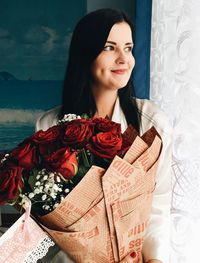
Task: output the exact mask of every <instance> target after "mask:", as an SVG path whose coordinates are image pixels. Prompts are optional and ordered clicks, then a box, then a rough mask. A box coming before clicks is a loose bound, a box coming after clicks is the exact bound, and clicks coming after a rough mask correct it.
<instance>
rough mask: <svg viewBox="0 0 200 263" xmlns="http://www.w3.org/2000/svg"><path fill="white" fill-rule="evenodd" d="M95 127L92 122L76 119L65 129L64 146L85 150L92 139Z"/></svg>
mask: <svg viewBox="0 0 200 263" xmlns="http://www.w3.org/2000/svg"><path fill="white" fill-rule="evenodd" d="M93 130H94V125H93V124H92V122H91V121H90V120H86V119H76V120H73V121H70V122H69V123H68V124H67V125H66V128H65V133H64V136H63V141H62V142H63V144H64V145H68V146H70V147H74V148H83V147H84V146H85V145H86V144H87V143H88V141H89V139H90V138H91V136H92V134H93Z"/></svg>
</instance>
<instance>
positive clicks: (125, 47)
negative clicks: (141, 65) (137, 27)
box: [91, 22, 135, 90]
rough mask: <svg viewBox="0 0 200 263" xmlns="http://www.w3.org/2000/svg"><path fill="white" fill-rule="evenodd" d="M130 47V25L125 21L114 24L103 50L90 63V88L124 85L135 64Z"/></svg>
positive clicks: (114, 88) (118, 87)
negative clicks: (91, 78) (91, 80)
mask: <svg viewBox="0 0 200 263" xmlns="http://www.w3.org/2000/svg"><path fill="white" fill-rule="evenodd" d="M132 48H133V40H132V32H131V28H130V26H129V25H128V24H127V23H126V22H121V23H117V24H114V25H113V27H112V28H111V30H110V33H109V35H108V39H107V41H106V43H105V46H104V49H103V51H101V53H100V54H99V55H98V57H97V58H96V59H95V61H94V62H93V63H92V69H91V71H92V77H93V82H92V88H98V89H110V90H117V89H120V88H123V87H124V86H126V84H127V82H128V80H129V78H130V75H131V72H132V70H133V67H134V65H135V59H134V57H133V55H132Z"/></svg>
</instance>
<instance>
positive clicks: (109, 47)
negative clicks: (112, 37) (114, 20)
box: [103, 46, 114, 51]
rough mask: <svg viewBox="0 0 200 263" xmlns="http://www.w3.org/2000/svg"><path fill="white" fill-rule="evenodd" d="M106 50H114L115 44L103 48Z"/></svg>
mask: <svg viewBox="0 0 200 263" xmlns="http://www.w3.org/2000/svg"><path fill="white" fill-rule="evenodd" d="M103 50H104V51H110V50H114V47H113V46H105V47H104V48H103Z"/></svg>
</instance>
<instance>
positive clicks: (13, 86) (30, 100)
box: [0, 72, 63, 151]
mask: <svg viewBox="0 0 200 263" xmlns="http://www.w3.org/2000/svg"><path fill="white" fill-rule="evenodd" d="M2 75H5V73H4V74H2V72H0V78H1V79H0V92H1V95H0V151H5V150H10V149H12V148H13V147H15V146H16V145H17V144H18V143H19V142H21V141H22V140H23V139H24V138H26V137H27V136H29V135H31V134H32V133H33V132H34V131H35V122H36V120H37V118H38V117H39V116H40V115H41V114H42V113H43V112H44V111H45V110H47V109H50V108H53V107H55V106H56V105H59V104H60V101H61V94H62V84H63V82H62V81H58V80H57V81H56V80H55V81H53V80H37V81H36V80H35V81H31V80H17V79H9V80H6V79H2V78H3V77H2Z"/></svg>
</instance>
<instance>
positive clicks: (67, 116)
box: [58, 113, 81, 124]
mask: <svg viewBox="0 0 200 263" xmlns="http://www.w3.org/2000/svg"><path fill="white" fill-rule="evenodd" d="M75 119H81V116H79V115H76V114H72V113H69V114H65V115H64V117H63V118H62V119H61V120H59V121H58V124H61V123H64V122H69V121H73V120H75Z"/></svg>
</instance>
